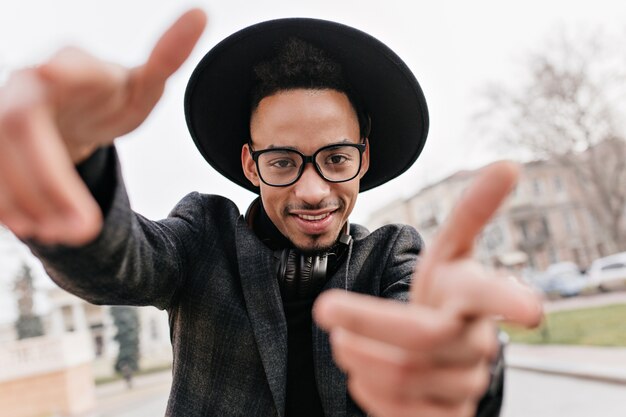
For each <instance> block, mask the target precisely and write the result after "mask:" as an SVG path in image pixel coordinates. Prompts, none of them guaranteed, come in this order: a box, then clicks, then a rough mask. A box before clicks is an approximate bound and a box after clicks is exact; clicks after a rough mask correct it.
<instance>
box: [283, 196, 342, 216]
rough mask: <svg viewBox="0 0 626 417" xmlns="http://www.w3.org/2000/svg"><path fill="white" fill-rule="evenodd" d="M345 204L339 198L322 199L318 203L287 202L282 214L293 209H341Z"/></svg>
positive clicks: (288, 212)
mask: <svg viewBox="0 0 626 417" xmlns="http://www.w3.org/2000/svg"><path fill="white" fill-rule="evenodd" d="M345 206H346V203H345V202H344V201H343V200H341V199H336V200H326V201H322V202H320V203H319V204H307V203H297V204H296V203H292V204H287V205H286V206H285V208H284V209H283V213H284V214H290V213H291V212H292V211H295V210H311V211H313V210H326V209H333V210H337V209H343V208H344V207H345Z"/></svg>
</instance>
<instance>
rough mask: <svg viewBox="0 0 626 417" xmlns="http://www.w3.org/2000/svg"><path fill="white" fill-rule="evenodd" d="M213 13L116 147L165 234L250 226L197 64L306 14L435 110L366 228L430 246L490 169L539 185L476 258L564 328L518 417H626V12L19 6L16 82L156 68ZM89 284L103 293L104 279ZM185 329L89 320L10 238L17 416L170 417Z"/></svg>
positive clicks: (4, 11)
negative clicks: (79, 70)
mask: <svg viewBox="0 0 626 417" xmlns="http://www.w3.org/2000/svg"><path fill="white" fill-rule="evenodd" d="M194 6H200V7H202V8H204V9H205V10H206V11H207V12H208V13H209V27H208V30H207V31H206V32H205V34H204V36H203V37H202V39H201V40H200V43H199V45H198V46H197V47H196V49H195V51H194V53H193V55H192V57H191V58H190V59H189V61H188V62H187V63H186V64H185V65H184V66H183V67H182V68H181V70H180V71H179V72H178V73H177V74H175V75H174V76H173V77H172V79H171V80H170V81H169V82H168V86H167V90H166V92H165V95H164V97H163V99H162V100H161V102H160V103H159V104H158V106H157V107H156V109H155V111H154V112H153V114H152V115H151V116H150V117H149V118H148V120H147V121H146V122H145V123H144V124H143V125H142V126H141V127H140V128H138V129H137V130H136V131H134V132H132V133H131V134H129V135H127V136H126V137H123V138H120V139H119V140H118V141H117V147H118V150H119V154H120V158H121V160H122V164H123V170H124V178H125V181H126V184H127V189H128V191H129V195H130V198H131V202H132V204H133V207H134V209H135V210H137V211H138V212H140V213H142V214H144V215H145V216H147V217H149V218H153V219H158V218H163V217H165V216H166V215H167V213H168V212H169V210H170V209H171V208H172V207H173V206H174V204H175V203H176V202H177V201H178V200H179V199H180V198H182V197H183V196H184V195H185V194H187V193H188V192H190V191H200V192H204V193H213V194H221V195H224V196H227V197H229V198H231V199H232V200H233V201H235V202H236V203H237V205H238V206H239V208H240V209H241V210H242V211H243V210H245V209H246V207H247V206H248V204H249V203H250V202H251V201H252V199H253V198H254V196H253V194H251V193H249V192H247V191H245V190H243V189H239V188H237V186H234V185H232V184H231V183H229V182H228V181H227V180H225V179H224V178H222V177H220V176H219V174H217V173H216V172H215V171H213V170H212V168H210V167H209V166H208V164H207V163H206V162H205V161H204V159H203V158H202V157H201V156H200V154H199V153H198V152H197V150H196V149H195V147H194V145H193V142H192V141H191V140H190V137H189V135H188V133H187V129H186V126H185V121H184V114H183V107H182V101H183V94H184V89H185V86H186V82H187V80H188V78H189V75H190V73H191V71H192V70H193V68H194V66H195V64H196V63H197V62H198V61H199V60H200V59H201V57H202V56H203V55H204V54H205V53H206V52H207V51H208V50H209V49H210V48H211V47H212V46H213V45H214V44H216V43H217V42H219V40H221V39H222V38H224V37H225V36H227V35H229V34H231V33H232V32H234V31H236V30H238V29H241V28H243V27H245V26H248V25H250V24H253V23H256V22H259V21H262V20H267V19H273V18H279V17H288V16H306V17H318V18H324V19H329V20H335V21H339V22H342V23H345V24H348V25H352V26H355V27H357V28H359V29H362V30H364V31H366V32H368V33H370V34H372V35H373V36H375V37H377V38H379V39H380V40H382V41H383V42H385V43H386V44H387V45H388V46H390V47H391V48H392V49H393V50H394V51H396V52H397V53H398V54H399V55H400V56H401V57H402V58H403V59H404V60H405V62H406V63H407V65H408V66H409V67H410V68H411V69H412V70H413V72H414V73H415V75H416V77H417V79H418V80H419V82H420V84H421V86H422V88H423V90H424V93H425V95H426V98H427V101H428V105H429V110H430V118H431V127H430V134H429V139H428V142H427V144H426V147H425V149H424V151H423V153H422V155H421V156H420V158H419V160H418V161H417V163H416V164H415V165H414V166H413V167H412V168H411V169H410V170H408V171H407V172H406V173H405V174H403V175H402V176H401V177H399V178H397V179H396V180H393V181H391V182H390V183H388V184H386V185H384V186H381V187H379V188H377V189H375V190H372V191H368V192H366V193H364V194H362V195H361V196H360V200H359V202H358V204H357V207H356V209H355V211H354V215H353V217H352V219H351V221H353V222H356V223H361V224H365V225H366V226H368V228H370V230H373V229H375V228H376V227H379V226H381V225H383V224H386V223H407V224H411V225H413V226H415V227H416V228H417V229H418V231H419V232H420V233H421V234H422V236H423V237H424V239H425V241H426V243H428V242H429V241H430V240H431V239H432V237H433V236H434V234H435V233H436V232H437V230H438V228H439V226H440V225H441V223H442V222H443V221H445V218H446V216H447V213H448V212H449V211H450V209H451V207H452V206H453V204H454V203H455V201H456V200H457V199H458V197H459V195H460V194H461V193H462V192H463V190H464V189H465V187H466V186H467V185H468V184H469V183H470V182H471V180H472V178H473V177H474V176H475V175H476V173H477V171H478V170H479V169H480V168H481V167H482V166H484V165H486V164H488V163H490V162H491V161H494V160H496V159H502V158H509V159H513V160H516V161H518V162H520V163H521V164H522V165H521V166H522V172H523V176H522V179H521V181H520V183H519V184H518V186H517V188H516V189H515V190H514V191H513V193H512V195H511V197H510V198H509V200H508V201H507V202H506V204H505V205H504V206H503V207H502V208H501V210H500V211H499V212H498V214H497V215H496V216H495V218H494V219H493V221H492V222H491V223H490V224H489V225H488V227H487V228H486V229H485V230H484V231H483V233H482V235H481V236H480V238H479V239H478V242H477V249H476V253H475V255H476V257H477V258H478V259H480V260H481V261H482V262H483V263H484V264H485V265H487V266H489V267H493V268H497V269H498V270H499V271H501V272H502V275H503V276H509V275H512V276H515V277H516V278H517V279H520V280H523V281H525V282H526V283H528V285H532V286H534V287H536V288H537V290H538V291H541V292H542V293H543V294H544V296H545V300H546V304H545V306H546V318H545V320H544V323H543V324H542V325H541V326H540V327H539V328H538V329H536V330H533V331H526V330H521V329H516V328H510V327H505V330H506V332H507V333H508V335H509V338H510V340H509V347H508V351H507V361H508V366H509V372H508V382H507V393H506V398H505V409H504V413H503V415H504V416H506V417H515V416H522V415H524V416H528V415H533V416H556V415H568V416H590V415H604V416H622V415H623V412H620V409H623V406H624V404H623V398H626V397H625V394H626V291H624V290H625V289H626V285H625V283H626V218H625V217H626V139H625V138H626V117H625V115H626V113H625V111H626V109H625V105H626V96H625V93H626V47H625V46H626V23H624V22H626V6H623V5H621V4H620V3H619V2H615V1H608V0H598V1H595V2H585V1H582V0H575V1H560V0H553V1H550V2H545V1H536V0H530V1H526V2H523V3H521V2H502V1H499V2H498V1H487V0H476V1H473V2H463V1H461V0H454V1H453V0H450V1H418V2H410V3H407V2H403V1H400V0H388V1H385V2H380V1H371V0H366V1H358V2H357V1H341V2H339V1H327V0H318V1H316V2H297V1H291V2H287V1H278V0H274V1H256V2H244V1H241V0H233V1H228V2H225V1H223V2H208V1H205V0H199V1H195V2H189V1H161V2H148V1H145V0H135V1H133V2H129V1H121V0H110V1H108V2H106V3H103V2H98V1H95V0H82V1H78V0H57V1H55V2H42V1H40V0H39V1H37V0H22V1H21V2H8V1H5V2H2V3H0V39H1V40H2V42H0V83H1V82H3V80H5V79H6V77H7V76H8V74H9V73H10V71H11V70H13V69H16V68H19V67H22V66H28V65H36V64H37V63H38V62H41V61H42V60H45V59H46V58H47V57H49V56H50V55H51V54H53V53H54V51H56V50H57V49H59V48H61V47H63V46H66V45H74V46H78V47H81V48H84V49H86V50H88V51H90V52H91V53H92V54H94V55H97V56H99V57H102V58H104V59H107V60H110V61H113V62H118V63H121V64H124V65H129V66H132V65H137V64H140V63H141V62H142V61H143V60H144V59H145V58H146V57H147V55H148V53H149V51H150V48H151V47H152V45H153V44H154V42H155V41H156V40H157V39H158V37H159V35H160V34H161V32H162V31H163V30H164V29H165V28H166V27H167V26H168V25H169V24H170V23H171V22H172V21H173V20H174V19H175V18H176V17H177V16H178V15H179V14H180V13H182V12H183V11H184V10H186V9H187V8H189V7H194ZM85 279H88V277H85ZM170 366H171V349H170V345H169V329H168V326H167V315H166V314H165V313H164V312H162V311H158V310H157V309H154V308H140V309H137V308H129V307H119V308H112V307H108V306H93V305H90V304H88V303H86V302H84V301H82V300H80V299H78V298H76V297H74V296H72V295H70V294H68V293H66V292H64V291H63V290H61V289H59V288H57V287H55V286H54V284H52V282H51V281H50V279H49V278H47V276H46V274H45V272H44V271H43V268H42V267H41V265H40V264H39V263H38V261H37V260H36V259H34V258H33V257H32V256H31V255H30V253H29V251H28V250H27V249H26V248H25V247H24V246H22V245H21V244H20V243H19V242H18V241H17V240H16V239H15V238H14V237H13V236H12V235H11V233H10V232H8V231H7V230H5V229H2V228H0V417H52V416H55V417H58V416H111V417H112V416H116V417H125V416H129V417H131V416H132V417H143V416H156V415H162V414H163V412H164V408H165V403H166V401H167V394H168V389H169V383H170V380H169V370H168V369H169V367H170Z"/></svg>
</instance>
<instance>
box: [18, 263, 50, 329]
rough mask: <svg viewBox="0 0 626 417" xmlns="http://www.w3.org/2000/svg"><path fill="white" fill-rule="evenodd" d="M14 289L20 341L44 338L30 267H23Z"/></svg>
mask: <svg viewBox="0 0 626 417" xmlns="http://www.w3.org/2000/svg"><path fill="white" fill-rule="evenodd" d="M13 289H14V292H15V296H16V298H17V306H18V312H19V315H18V318H17V321H16V322H15V328H16V330H17V337H18V339H20V340H21V339H27V338H30V337H38V336H43V334H44V329H43V323H42V322H41V318H40V317H39V316H37V315H36V314H35V309H34V294H35V286H34V279H33V275H32V273H31V270H30V267H29V266H28V265H26V264H23V265H22V269H21V271H20V272H19V274H18V275H17V277H16V279H15V285H14V287H13Z"/></svg>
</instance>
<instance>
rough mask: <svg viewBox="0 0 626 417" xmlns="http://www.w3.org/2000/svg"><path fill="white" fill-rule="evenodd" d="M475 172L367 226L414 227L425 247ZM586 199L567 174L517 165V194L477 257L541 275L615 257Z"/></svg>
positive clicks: (541, 165) (537, 164) (384, 211)
mask: <svg viewBox="0 0 626 417" xmlns="http://www.w3.org/2000/svg"><path fill="white" fill-rule="evenodd" d="M478 171H479V170H473V171H460V172H457V173H455V174H453V175H451V176H449V177H447V178H445V179H443V180H441V181H439V182H437V183H434V184H432V185H430V186H427V187H425V188H424V189H422V190H421V191H419V192H418V193H416V194H415V195H413V196H411V197H409V198H407V199H405V200H401V201H396V202H394V203H391V204H389V205H388V206H385V207H382V208H381V209H379V210H377V211H376V212H375V213H373V214H372V216H371V217H370V218H369V220H368V222H367V225H368V226H369V227H371V228H372V229H374V228H376V227H379V226H381V225H383V224H388V223H406V224H410V225H412V226H414V227H415V228H416V229H417V230H418V231H419V232H420V234H421V235H422V238H423V239H424V241H425V242H426V244H427V245H428V243H429V242H431V241H432V239H433V237H434V236H435V234H436V233H437V231H438V229H439V227H440V226H441V224H442V223H443V222H444V221H445V219H446V217H447V216H448V214H449V213H450V211H451V210H452V208H453V206H454V204H456V202H457V201H458V200H459V197H460V196H461V194H462V193H463V191H464V190H465V189H466V188H467V187H468V186H469V185H470V183H471V181H472V180H473V179H474V178H475V176H476V175H477V173H478ZM584 198H585V193H584V191H583V190H582V189H581V187H580V185H579V182H578V181H577V180H576V178H574V177H573V175H572V173H571V171H569V170H567V169H565V168H564V167H562V166H561V165H559V164H557V163H554V162H551V161H533V162H529V163H525V164H523V165H522V175H521V178H520V181H519V183H518V184H517V186H516V188H515V189H514V190H513V191H512V193H511V195H510V196H509V197H508V199H507V200H506V201H505V203H504V204H503V205H502V206H501V207H500V209H499V210H498V212H497V213H496V215H495V216H494V217H493V219H492V220H491V222H490V223H489V224H488V225H487V226H486V227H485V229H484V230H483V232H482V233H481V235H480V236H479V238H478V240H477V244H476V251H475V255H476V257H477V258H478V259H479V260H480V261H481V262H483V263H484V264H486V265H490V266H496V267H497V266H512V265H517V266H522V267H528V268H531V269H533V270H537V271H541V270H544V269H546V267H547V266H548V265H550V264H553V263H556V262H563V261H571V262H574V263H576V264H577V265H578V266H579V267H580V268H583V269H584V268H587V267H588V266H589V264H590V263H591V262H592V261H593V260H594V259H596V258H598V257H601V256H606V255H608V254H610V253H613V252H615V250H616V249H615V248H614V247H613V245H612V243H611V242H610V240H608V239H606V237H605V236H603V234H602V233H601V228H600V227H599V225H598V224H597V221H596V220H595V219H594V217H593V215H592V214H591V213H590V211H589V210H588V209H587V208H586V206H585V204H584Z"/></svg>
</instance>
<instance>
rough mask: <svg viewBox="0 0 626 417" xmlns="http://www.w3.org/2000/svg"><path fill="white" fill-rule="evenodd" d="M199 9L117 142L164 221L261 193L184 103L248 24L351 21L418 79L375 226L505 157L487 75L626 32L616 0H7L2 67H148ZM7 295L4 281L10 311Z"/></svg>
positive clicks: (134, 182)
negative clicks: (205, 62) (243, 181)
mask: <svg viewBox="0 0 626 417" xmlns="http://www.w3.org/2000/svg"><path fill="white" fill-rule="evenodd" d="M192 6H199V7H202V8H204V9H205V10H206V11H207V12H208V14H209V27H208V30H207V31H206V32H205V34H204V35H203V37H202V38H201V40H200V42H199V44H198V46H197V47H196V49H195V51H194V53H193V55H192V57H191V58H190V59H189V61H188V62H187V63H186V64H185V65H184V66H183V67H182V68H181V70H180V71H179V72H178V73H177V74H175V75H174V77H173V78H172V79H171V80H170V82H169V83H168V86H167V90H166V92H165V95H164V97H163V99H162V100H161V102H160V103H159V105H158V106H157V108H156V109H155V111H154V112H153V113H152V115H151V116H150V117H149V118H148V120H147V121H146V123H144V125H142V126H141V127H140V128H139V129H137V130H136V131H135V132H133V133H131V134H129V135H128V136H127V137H125V138H121V139H120V140H118V142H117V144H118V147H119V151H120V155H121V159H122V163H123V170H124V176H125V179H126V182H127V188H128V190H129V194H130V198H131V201H132V204H133V206H134V208H135V209H136V210H137V211H139V212H140V213H142V214H144V215H146V216H147V217H149V218H154V219H156V218H162V217H164V216H166V215H167V213H168V212H169V210H170V209H171V208H172V207H173V205H174V204H175V203H176V202H177V201H178V200H179V199H180V198H181V197H183V196H184V195H185V194H187V193H188V192H190V191H194V190H196V191H200V192H205V193H214V194H221V195H225V196H227V197H229V198H231V199H233V200H234V201H235V202H236V203H237V204H238V206H239V207H240V209H242V210H245V208H246V207H247V205H248V204H249V203H250V201H251V200H252V198H253V195H252V194H251V193H249V192H247V191H245V190H243V189H241V188H239V187H237V186H235V185H233V184H231V183H229V182H228V181H227V180H225V179H223V178H221V177H220V176H219V174H217V173H216V172H215V171H213V170H212V168H210V167H209V166H208V164H207V163H206V162H205V161H204V159H203V158H202V157H201V156H200V154H199V153H198V152H197V151H196V149H195V147H194V145H193V142H192V141H191V139H190V136H189V134H188V132H187V128H186V125H185V121H184V115H183V105H182V102H183V94H184V89H185V86H186V82H187V79H188V78H189V75H190V73H191V71H192V70H193V68H194V65H195V63H197V62H198V61H199V60H200V59H201V57H202V56H203V55H204V54H205V53H206V52H207V51H208V50H209V49H210V48H211V46H213V45H214V44H216V43H217V42H219V41H220V40H221V39H222V38H224V37H225V36H227V35H229V34H230V33H232V32H234V31H236V30H238V29H241V28H243V27H245V26H247V25H250V24H253V23H256V22H259V21H262V20H268V19H274V18H279V17H293V16H304V17H318V18H324V19H329V20H335V21H339V22H342V23H345V24H348V25H352V26H355V27H357V28H359V29H361V30H364V31H366V32H368V33H370V34H371V35H373V36H375V37H377V38H379V39H380V40H382V41H383V42H385V43H386V44H387V45H388V46H389V47H391V48H392V49H393V50H395V51H396V52H397V53H398V54H399V55H400V56H401V57H402V58H403V59H404V60H405V62H406V63H407V64H408V66H409V67H410V68H411V69H412V70H413V72H414V73H415V75H416V77H417V79H418V81H419V82H420V84H421V86H422V89H423V90H424V93H425V95H426V100H427V102H428V106H429V110H430V119H431V128H430V134H429V138H428V142H427V144H426V147H425V149H424V152H423V153H422V155H421V156H420V158H419V160H418V162H417V163H416V164H415V166H414V167H413V168H411V169H410V170H409V171H407V172H406V173H405V174H404V175H402V176H401V177H400V178H398V179H396V180H394V181H391V182H390V183H388V184H386V185H384V186H381V187H379V188H377V189H375V190H372V191H369V192H366V193H364V194H363V195H362V196H361V197H360V201H359V202H358V203H357V208H356V209H355V212H354V215H353V217H352V221H353V222H363V221H365V219H366V218H367V215H368V213H369V212H371V211H372V210H374V209H376V208H378V207H380V206H381V205H382V204H384V203H386V202H389V201H392V200H394V199H397V198H402V197H406V196H408V195H409V194H411V193H414V192H415V191H417V190H418V188H419V187H420V186H423V185H425V184H426V183H430V182H432V181H434V180H437V179H439V178H442V177H443V176H445V175H447V174H450V173H452V172H454V171H457V170H459V169H463V168H473V167H477V166H480V165H482V164H484V163H486V162H489V161H491V160H493V159H495V158H496V157H497V156H498V155H497V154H496V153H495V152H494V151H493V146H492V144H491V143H489V142H488V141H487V140H485V139H484V138H480V137H478V135H477V134H476V133H475V132H474V130H475V129H474V128H473V127H472V124H471V122H470V118H471V115H472V113H473V112H474V111H476V102H477V101H478V98H477V94H478V92H479V90H480V88H481V87H482V86H484V85H485V83H487V82H489V81H499V82H506V83H512V84H514V83H515V80H516V78H517V77H518V76H519V74H520V66H521V65H522V64H523V58H524V56H525V54H526V53H527V52H528V51H531V50H535V49H537V48H540V47H541V45H542V42H543V40H544V39H545V38H546V36H548V35H549V34H550V33H551V32H553V31H554V30H556V29H557V28H559V27H563V26H565V27H567V28H574V29H575V28H579V27H580V28H589V27H596V26H602V27H605V28H609V29H612V30H623V27H626V25H625V24H624V23H625V22H626V3H623V2H620V1H616V0H612V1H609V0H596V1H593V2H590V1H584V0H569V1H565V0H562V1H561V0H558V1H556V0H527V1H524V2H519V1H515V2H513V1H502V0H500V1H496V0H489V1H487V0H473V1H463V0H454V1H452V0H450V1H445V0H431V1H413V2H409V1H406V0H384V1H371V0H358V1H353V0H348V1H342V0H332V1H330V0H316V1H308V2H299V1H294V0H291V1H279V0H273V1H262V0H256V1H243V0H223V1H211V2H209V1H204V0H200V1H195V2H190V1H186V0H176V1H174V0H171V1H155V0H152V1H147V0H108V1H106V2H105V1H102V0H55V1H44V0H20V1H11V0H2V1H0V68H1V69H4V70H5V72H6V71H7V70H9V69H11V68H17V67H20V66H23V65H32V64H36V63H37V62H40V61H42V60H44V59H45V58H46V57H47V56H49V55H50V54H51V53H53V52H54V51H55V50H56V49H58V48H59V47H61V46H64V45H75V46H79V47H82V48H85V49H87V50H89V51H90V52H91V53H93V54H95V55H97V56H100V57H103V58H105V59H107V60H111V61H115V62H120V63H123V64H125V65H136V64H140V63H141V62H142V61H143V60H144V59H145V58H146V56H147V54H148V52H149V50H150V48H151V47H152V45H153V43H154V42H155V41H156V39H157V38H158V36H159V35H160V34H161V32H162V31H163V30H164V29H165V28H166V27H167V26H168V25H169V24H170V23H171V22H172V21H173V20H174V19H175V18H176V17H177V16H178V15H179V14H180V13H181V12H183V11H184V10H186V9H187V8H189V7H192ZM1 151H2V150H0V152H1ZM0 249H1V247H0ZM0 257H4V259H2V258H0V276H1V275H5V273H6V272H7V268H8V267H6V266H4V267H3V262H4V265H7V264H10V263H11V260H10V259H8V258H9V255H7V254H6V253H2V252H0ZM4 291H5V290H3V288H2V287H0V306H1V305H3V300H2V294H1V293H2V292H4Z"/></svg>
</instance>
